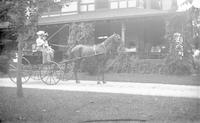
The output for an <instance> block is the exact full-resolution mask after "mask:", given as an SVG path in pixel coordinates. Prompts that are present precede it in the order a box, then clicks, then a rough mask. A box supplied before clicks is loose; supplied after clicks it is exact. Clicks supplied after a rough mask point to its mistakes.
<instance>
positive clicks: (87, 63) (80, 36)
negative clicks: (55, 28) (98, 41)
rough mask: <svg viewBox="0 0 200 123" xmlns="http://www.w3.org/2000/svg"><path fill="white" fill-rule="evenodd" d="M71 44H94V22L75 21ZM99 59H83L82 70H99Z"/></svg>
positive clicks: (70, 36)
mask: <svg viewBox="0 0 200 123" xmlns="http://www.w3.org/2000/svg"><path fill="white" fill-rule="evenodd" d="M68 43H69V45H72V46H74V45H77V44H84V45H93V44H94V43H95V41H94V25H93V23H79V24H76V23H73V24H72V25H71V26H70V34H69V42H68ZM96 64H97V61H96V59H95V58H88V59H85V60H83V61H82V65H81V71H84V72H88V73H89V74H91V75H92V74H95V73H96V72H97V67H96V66H97V65H96Z"/></svg>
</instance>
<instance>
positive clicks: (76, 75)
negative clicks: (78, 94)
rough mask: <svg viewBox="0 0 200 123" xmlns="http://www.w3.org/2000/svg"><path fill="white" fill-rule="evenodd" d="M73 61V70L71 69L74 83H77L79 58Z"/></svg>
mask: <svg viewBox="0 0 200 123" xmlns="http://www.w3.org/2000/svg"><path fill="white" fill-rule="evenodd" d="M74 63H75V65H74V70H73V71H74V77H75V79H76V83H77V84H79V83H80V81H79V80H78V69H79V66H80V60H78V61H75V62H74Z"/></svg>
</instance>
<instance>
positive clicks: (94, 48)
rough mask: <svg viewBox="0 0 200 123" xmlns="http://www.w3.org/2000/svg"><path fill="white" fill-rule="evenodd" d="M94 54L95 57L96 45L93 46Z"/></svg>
mask: <svg viewBox="0 0 200 123" xmlns="http://www.w3.org/2000/svg"><path fill="white" fill-rule="evenodd" d="M93 50H94V54H95V55H97V51H96V45H94V46H93Z"/></svg>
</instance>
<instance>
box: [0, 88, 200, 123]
mask: <svg viewBox="0 0 200 123" xmlns="http://www.w3.org/2000/svg"><path fill="white" fill-rule="evenodd" d="M24 96H25V97H24V98H17V97H16V89H15V88H0V119H1V121H2V122H3V123H4V122H5V123H26V122H27V123H143V122H144V123H163V122H164V123H199V122H200V112H199V111H200V110H199V109H200V100H198V99H186V98H172V97H152V96H133V95H124V94H105V93H104V94H102V93H88V92H69V91H49V90H37V89H24Z"/></svg>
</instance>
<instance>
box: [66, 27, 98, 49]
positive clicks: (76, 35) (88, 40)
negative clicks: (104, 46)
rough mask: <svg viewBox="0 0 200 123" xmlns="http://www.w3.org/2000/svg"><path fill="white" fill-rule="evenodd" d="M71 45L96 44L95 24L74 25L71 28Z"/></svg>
mask: <svg viewBox="0 0 200 123" xmlns="http://www.w3.org/2000/svg"><path fill="white" fill-rule="evenodd" d="M68 43H69V44H72V45H73V44H76V45H77V44H85V45H93V44H94V25H93V23H79V24H76V23H73V24H72V25H71V26H70V34H69V42H68Z"/></svg>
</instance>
